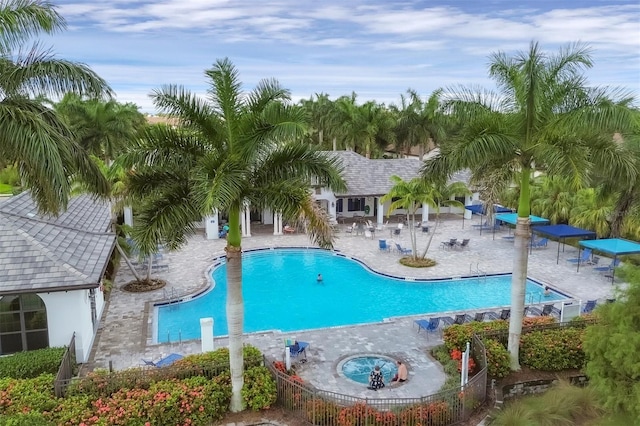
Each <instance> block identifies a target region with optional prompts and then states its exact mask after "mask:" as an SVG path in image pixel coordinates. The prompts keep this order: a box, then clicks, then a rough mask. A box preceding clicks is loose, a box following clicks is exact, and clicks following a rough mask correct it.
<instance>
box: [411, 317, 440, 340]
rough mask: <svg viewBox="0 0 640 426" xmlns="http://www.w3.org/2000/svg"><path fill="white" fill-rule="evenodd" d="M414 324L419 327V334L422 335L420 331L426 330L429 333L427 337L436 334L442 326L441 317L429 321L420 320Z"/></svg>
mask: <svg viewBox="0 0 640 426" xmlns="http://www.w3.org/2000/svg"><path fill="white" fill-rule="evenodd" d="M414 322H415V323H416V324H417V325H418V334H420V330H424V331H425V332H426V333H427V336H428V335H429V333H433V332H435V331H436V330H437V329H438V327H439V326H440V318H439V317H435V318H429V319H428V320H426V319H419V320H415V321H414Z"/></svg>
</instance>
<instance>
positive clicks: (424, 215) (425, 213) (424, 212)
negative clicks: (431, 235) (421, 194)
mask: <svg viewBox="0 0 640 426" xmlns="http://www.w3.org/2000/svg"><path fill="white" fill-rule="evenodd" d="M428 220H429V204H427V203H422V221H423V222H426V221H428Z"/></svg>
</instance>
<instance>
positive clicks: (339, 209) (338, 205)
mask: <svg viewBox="0 0 640 426" xmlns="http://www.w3.org/2000/svg"><path fill="white" fill-rule="evenodd" d="M342 209H343V207H342V198H338V200H337V201H336V213H342Z"/></svg>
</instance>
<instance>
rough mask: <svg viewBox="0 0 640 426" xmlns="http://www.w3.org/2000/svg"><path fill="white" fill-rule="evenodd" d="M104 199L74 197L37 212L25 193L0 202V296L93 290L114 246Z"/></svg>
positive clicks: (107, 208)
mask: <svg viewBox="0 0 640 426" xmlns="http://www.w3.org/2000/svg"><path fill="white" fill-rule="evenodd" d="M115 238H116V237H115V234H114V233H113V232H112V231H111V211H110V209H109V206H108V204H107V203H104V202H99V201H96V200H94V199H93V198H92V197H90V196H88V195H81V196H79V197H74V198H72V199H71V200H70V201H69V205H68V208H67V210H66V211H64V212H63V213H61V214H60V215H59V216H57V217H55V216H48V215H41V214H39V213H38V209H37V207H36V205H35V203H34V202H33V200H32V198H31V196H30V195H29V193H28V192H23V193H22V194H19V195H16V196H14V197H11V198H10V199H9V200H7V201H5V202H3V203H2V204H0V295H1V294H16V293H32V292H37V291H61V290H73V289H78V288H93V287H97V286H98V285H99V281H100V278H101V276H102V274H103V273H104V270H105V268H106V265H107V262H108V260H109V256H110V254H111V251H112V250H113V247H114V244H115Z"/></svg>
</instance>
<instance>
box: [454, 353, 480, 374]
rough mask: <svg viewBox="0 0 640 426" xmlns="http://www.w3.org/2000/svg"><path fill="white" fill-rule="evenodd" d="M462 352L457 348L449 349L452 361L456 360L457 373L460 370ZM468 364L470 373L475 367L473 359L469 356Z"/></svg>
mask: <svg viewBox="0 0 640 426" xmlns="http://www.w3.org/2000/svg"><path fill="white" fill-rule="evenodd" d="M462 354H463V353H462V352H461V351H459V350H457V349H454V350H452V351H451V359H452V360H454V361H458V373H459V372H461V371H462ZM468 364H469V365H468V367H469V374H471V373H473V370H474V369H475V368H476V362H475V361H474V360H473V358H471V357H469V362H468Z"/></svg>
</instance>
